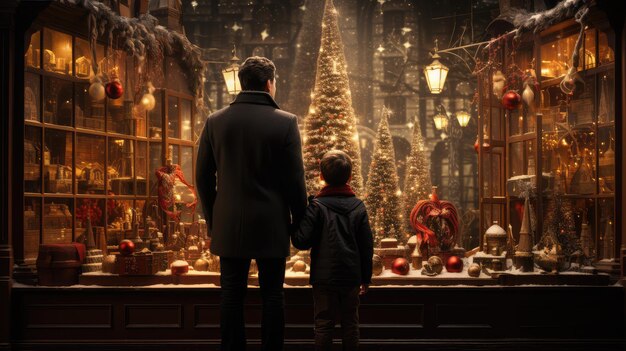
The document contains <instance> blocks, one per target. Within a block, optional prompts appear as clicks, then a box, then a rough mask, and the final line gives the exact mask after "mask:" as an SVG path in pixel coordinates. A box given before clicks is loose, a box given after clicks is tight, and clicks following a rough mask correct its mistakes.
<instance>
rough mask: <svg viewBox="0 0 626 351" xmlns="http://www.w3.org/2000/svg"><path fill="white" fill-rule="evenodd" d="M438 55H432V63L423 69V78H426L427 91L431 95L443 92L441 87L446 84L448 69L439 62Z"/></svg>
mask: <svg viewBox="0 0 626 351" xmlns="http://www.w3.org/2000/svg"><path fill="white" fill-rule="evenodd" d="M439 57H440V56H439V55H437V54H436V53H435V55H433V59H434V61H433V62H432V63H431V64H430V65H428V66H426V67H424V76H426V83H427V84H428V89H429V90H430V92H431V93H432V94H440V93H441V92H442V91H443V85H444V84H445V82H446V77H447V76H448V71H449V69H448V67H446V66H445V65H444V64H443V63H441V62H439Z"/></svg>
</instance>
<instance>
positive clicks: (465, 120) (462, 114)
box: [456, 110, 472, 127]
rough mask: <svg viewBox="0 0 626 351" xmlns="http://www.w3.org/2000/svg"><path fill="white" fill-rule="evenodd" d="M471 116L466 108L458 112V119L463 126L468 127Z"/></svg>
mask: <svg viewBox="0 0 626 351" xmlns="http://www.w3.org/2000/svg"><path fill="white" fill-rule="evenodd" d="M471 118H472V116H471V115H470V114H469V112H467V111H465V110H461V111H459V112H457V114H456V119H457V120H458V121H459V125H460V126H461V127H467V125H468V124H469V121H470V119H471Z"/></svg>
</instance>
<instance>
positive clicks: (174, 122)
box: [167, 96, 180, 138]
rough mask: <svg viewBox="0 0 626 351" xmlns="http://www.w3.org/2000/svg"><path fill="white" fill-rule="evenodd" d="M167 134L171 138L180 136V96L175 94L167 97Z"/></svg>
mask: <svg viewBox="0 0 626 351" xmlns="http://www.w3.org/2000/svg"><path fill="white" fill-rule="evenodd" d="M167 136H168V137H170V138H180V126H179V124H178V98H177V97H175V96H169V97H168V98H167Z"/></svg>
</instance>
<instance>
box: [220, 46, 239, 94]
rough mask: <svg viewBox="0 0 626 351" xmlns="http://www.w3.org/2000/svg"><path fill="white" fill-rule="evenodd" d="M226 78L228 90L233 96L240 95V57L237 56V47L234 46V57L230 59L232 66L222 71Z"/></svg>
mask: <svg viewBox="0 0 626 351" xmlns="http://www.w3.org/2000/svg"><path fill="white" fill-rule="evenodd" d="M222 75H223V76H224V82H225V83H226V90H228V93H229V94H231V95H236V94H239V92H240V91H241V83H240V82H239V57H237V55H236V54H235V47H234V46H233V57H232V58H231V59H230V65H228V66H227V67H226V68H224V69H223V70H222Z"/></svg>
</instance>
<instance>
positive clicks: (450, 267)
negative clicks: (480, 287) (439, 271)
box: [446, 256, 463, 273]
mask: <svg viewBox="0 0 626 351" xmlns="http://www.w3.org/2000/svg"><path fill="white" fill-rule="evenodd" d="M446 270H447V271H448V272H450V273H461V272H462V271H463V260H461V259H460V258H459V256H450V257H449V258H448V262H446Z"/></svg>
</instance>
